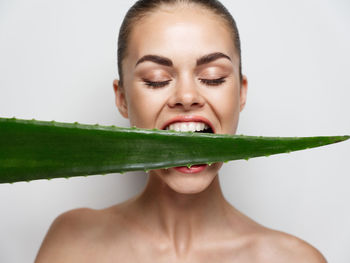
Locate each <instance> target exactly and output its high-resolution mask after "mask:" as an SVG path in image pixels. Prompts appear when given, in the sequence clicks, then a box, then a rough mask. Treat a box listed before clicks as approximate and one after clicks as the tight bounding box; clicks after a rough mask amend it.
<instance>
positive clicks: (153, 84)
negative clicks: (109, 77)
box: [143, 77, 226, 88]
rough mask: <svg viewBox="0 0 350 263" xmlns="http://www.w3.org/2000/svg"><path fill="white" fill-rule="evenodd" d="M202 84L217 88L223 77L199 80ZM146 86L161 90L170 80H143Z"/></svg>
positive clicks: (222, 81)
mask: <svg viewBox="0 0 350 263" xmlns="http://www.w3.org/2000/svg"><path fill="white" fill-rule="evenodd" d="M199 80H200V81H201V82H202V83H204V84H205V85H208V86H219V85H221V84H222V83H224V82H225V81H226V80H225V77H222V78H218V79H199ZM143 81H144V82H145V84H146V85H147V86H150V87H153V88H161V87H165V86H166V85H168V84H169V82H170V81H171V80H166V81H159V82H158V81H149V80H143Z"/></svg>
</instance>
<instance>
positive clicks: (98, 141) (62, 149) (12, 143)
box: [0, 118, 350, 183]
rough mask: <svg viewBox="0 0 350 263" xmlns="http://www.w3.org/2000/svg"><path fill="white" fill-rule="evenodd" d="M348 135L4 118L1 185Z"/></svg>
mask: <svg viewBox="0 0 350 263" xmlns="http://www.w3.org/2000/svg"><path fill="white" fill-rule="evenodd" d="M349 138H350V136H319V137H299V138H298V137H284V138H283V137H261V136H259V137H258V136H244V135H226V134H208V133H192V132H175V131H165V130H156V129H153V130H148V129H139V128H119V127H115V126H109V127H107V126H99V125H84V124H78V123H59V122H53V121H52V122H46V121H35V120H19V119H14V118H12V119H7V118H0V183H11V182H18V181H30V180H37V179H50V178H56V177H72V176H81V175H93V174H106V173H115V172H117V173H122V172H126V171H136V170H146V171H148V170H151V169H159V168H169V167H174V166H189V165H195V164H204V163H208V164H209V163H210V164H211V163H214V162H225V161H228V160H237V159H246V160H248V159H249V158H253V157H258V156H269V155H273V154H278V153H287V152H291V151H298V150H303V149H306V148H313V147H319V146H322V145H326V144H331V143H336V142H341V141H344V140H347V139H349Z"/></svg>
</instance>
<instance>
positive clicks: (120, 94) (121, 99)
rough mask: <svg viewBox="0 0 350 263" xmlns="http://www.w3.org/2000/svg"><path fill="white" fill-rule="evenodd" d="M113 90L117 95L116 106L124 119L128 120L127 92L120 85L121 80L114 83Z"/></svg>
mask: <svg viewBox="0 0 350 263" xmlns="http://www.w3.org/2000/svg"><path fill="white" fill-rule="evenodd" d="M113 89H114V94H115V104H116V106H117V108H118V110H119V112H120V114H121V115H122V116H123V117H124V118H126V119H127V118H128V106H127V103H126V98H125V91H124V89H123V87H122V86H120V85H119V80H117V79H115V80H114V81H113Z"/></svg>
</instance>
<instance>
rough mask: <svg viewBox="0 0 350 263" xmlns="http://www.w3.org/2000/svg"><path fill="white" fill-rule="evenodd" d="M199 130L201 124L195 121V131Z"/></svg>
mask: <svg viewBox="0 0 350 263" xmlns="http://www.w3.org/2000/svg"><path fill="white" fill-rule="evenodd" d="M200 130H201V125H200V123H199V122H196V131H200Z"/></svg>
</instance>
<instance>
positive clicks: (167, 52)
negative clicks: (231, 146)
mask: <svg viewBox="0 0 350 263" xmlns="http://www.w3.org/2000/svg"><path fill="white" fill-rule="evenodd" d="M180 9H181V10H180ZM123 77H124V84H123V88H122V89H121V88H120V87H118V81H117V80H115V81H114V89H115V92H116V103H117V106H118V109H119V111H120V112H121V114H122V115H123V116H124V117H126V118H129V120H130V124H131V125H132V126H136V127H140V128H147V129H150V128H157V129H169V128H171V129H175V130H180V131H187V130H202V129H203V128H206V127H210V128H212V130H213V132H215V133H220V134H234V133H235V132H236V128H237V124H238V119H239V113H240V111H241V110H242V109H243V107H244V105H245V101H246V92H247V82H246V78H245V77H243V81H242V85H241V83H240V78H239V61H238V55H237V54H236V51H235V49H234V47H233V40H232V36H231V33H230V31H229V29H228V28H227V27H226V26H225V24H224V23H223V22H222V20H221V18H219V17H218V16H217V15H215V14H212V13H210V12H208V11H206V10H204V9H202V8H198V7H195V8H189V7H188V8H181V7H176V8H175V7H172V8H169V9H167V10H164V9H162V10H158V11H156V12H154V13H152V14H151V15H148V16H147V17H145V18H143V19H142V21H141V22H139V23H137V24H136V25H135V26H134V27H133V30H132V32H131V35H130V41H129V43H128V55H127V56H126V58H125V60H124V61H123ZM170 125H171V126H170ZM221 166H222V163H215V164H213V165H211V166H208V165H203V166H198V167H193V168H191V169H188V168H185V167H182V168H169V169H158V170H152V171H150V173H151V174H153V175H156V176H159V177H160V178H161V179H162V180H163V182H164V183H166V184H167V185H168V186H169V187H170V188H171V189H173V190H174V191H176V192H179V193H198V192H201V191H203V190H204V189H205V188H207V187H208V186H209V185H210V183H211V182H212V181H213V179H214V178H215V176H216V175H217V173H218V170H219V169H220V167H221Z"/></svg>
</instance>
